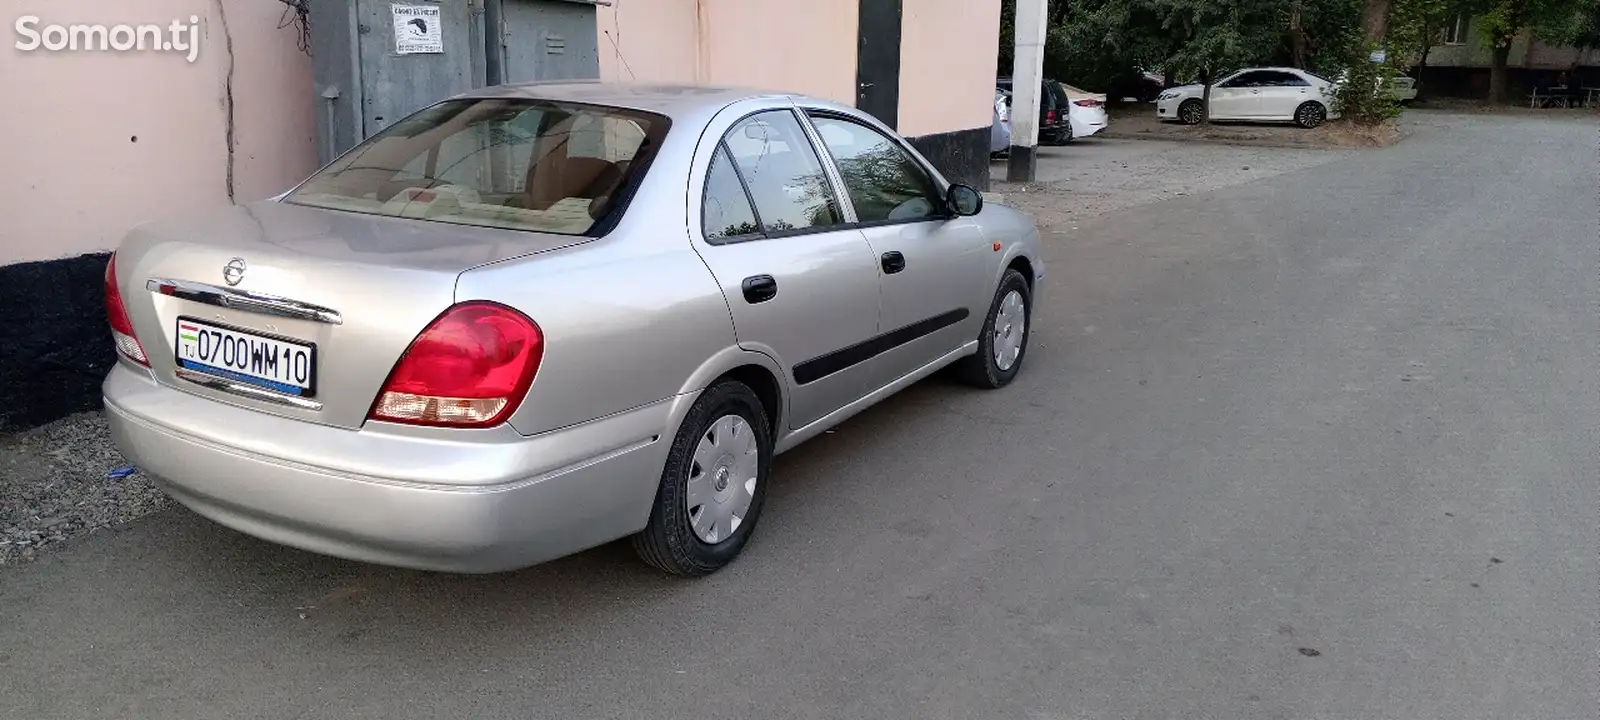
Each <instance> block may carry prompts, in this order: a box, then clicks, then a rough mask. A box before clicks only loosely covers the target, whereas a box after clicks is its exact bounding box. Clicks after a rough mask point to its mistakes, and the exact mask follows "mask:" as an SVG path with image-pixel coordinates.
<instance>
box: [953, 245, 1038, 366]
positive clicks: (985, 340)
mask: <svg viewBox="0 0 1600 720" xmlns="http://www.w3.org/2000/svg"><path fill="white" fill-rule="evenodd" d="M1013 296H1015V299H1014V300H1013ZM1008 303H1011V304H1010V305H1008ZM1018 303H1020V306H1018ZM1018 312H1020V317H1019V316H1017V315H1016V313H1018ZM1002 315H1008V316H1009V317H1008V318H1007V319H1006V326H1004V327H1001V326H1000V322H1001V318H1002ZM1019 325H1020V327H1018V326H1019ZM996 330H999V331H1000V332H999V333H997V332H996ZM1013 333H1015V334H1013ZM1032 333H1033V293H1032V292H1029V290H1028V281H1027V280H1025V279H1023V277H1022V273H1020V272H1017V271H1016V270H1006V274H1005V275H1003V276H1001V278H1000V287H998V288H996V289H995V292H994V301H993V302H991V303H990V304H989V316H988V317H987V318H985V319H984V321H983V331H982V332H981V334H979V335H978V353H977V354H976V355H970V356H968V357H964V358H962V359H961V360H960V361H959V362H957V363H956V366H955V369H956V376H957V377H959V378H961V381H962V382H965V383H967V384H968V385H972V386H974V387H979V388H983V389H985V390H998V389H1000V388H1003V387H1005V386H1007V385H1010V384H1011V381H1012V380H1013V379H1015V378H1016V377H1017V372H1018V371H1019V370H1021V369H1022V361H1023V359H1024V358H1025V357H1027V355H1028V338H1029V337H1030V336H1031V335H1032ZM1007 337H1009V338H1014V339H1015V345H1014V348H1013V352H1012V354H1011V356H1010V362H1009V364H1008V363H1007V362H1006V361H1005V359H1004V357H998V358H997V357H996V355H997V354H998V353H996V352H995V348H996V347H997V346H999V347H1000V348H1001V349H1002V350H1005V349H1006V348H1007V347H1012V346H1011V345H1010V344H1009V343H1006V344H1002V342H1003V340H1004V338H1007Z"/></svg>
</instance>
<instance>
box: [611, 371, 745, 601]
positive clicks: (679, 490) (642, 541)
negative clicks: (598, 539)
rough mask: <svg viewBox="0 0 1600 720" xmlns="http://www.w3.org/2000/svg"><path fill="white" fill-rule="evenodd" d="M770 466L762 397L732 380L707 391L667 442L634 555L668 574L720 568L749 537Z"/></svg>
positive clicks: (695, 573)
mask: <svg viewBox="0 0 1600 720" xmlns="http://www.w3.org/2000/svg"><path fill="white" fill-rule="evenodd" d="M771 465H772V430H771V427H770V426H769V425H768V421H767V414H766V411H765V410H763V409H762V406H761V400H760V398H758V397H756V394H755V392H753V391H752V390H750V388H749V387H747V386H746V385H744V384H743V383H740V382H735V381H732V380H727V381H723V382H720V383H717V384H715V385H712V386H711V387H710V388H707V389H706V391H705V392H703V393H701V395H700V397H699V398H698V399H696V400H695V402H694V405H693V406H692V407H690V408H689V413H688V416H687V417H685V418H684V419H683V425H682V426H681V427H679V428H678V435H677V437H675V438H674V439H673V441H672V449H671V450H670V451H669V452H668V454H667V465H666V468H665V469H664V470H662V472H661V485H660V487H658V488H657V489H656V503H655V507H654V508H652V509H651V511H650V523H649V524H648V525H646V526H645V529H644V530H642V531H640V532H639V533H638V534H637V535H634V536H633V549H634V551H635V552H637V553H638V554H639V557H640V558H643V559H644V561H645V562H647V563H649V564H650V565H652V566H654V567H656V568H657V569H659V570H662V571H664V572H667V573H669V574H672V575H679V576H682V577H699V576H703V575H709V574H711V573H713V572H716V571H717V570H719V569H721V568H722V567H723V566H724V565H727V564H728V563H730V562H732V561H733V559H734V558H736V557H738V556H739V553H740V552H741V551H742V550H744V546H745V543H746V542H748V541H749V539H750V534H751V533H752V532H754V531H755V526H756V520H757V519H758V518H759V517H760V516H761V504H762V500H763V498H765V497H766V494H767V475H768V473H769V472H770V470H769V468H770V466H771Z"/></svg>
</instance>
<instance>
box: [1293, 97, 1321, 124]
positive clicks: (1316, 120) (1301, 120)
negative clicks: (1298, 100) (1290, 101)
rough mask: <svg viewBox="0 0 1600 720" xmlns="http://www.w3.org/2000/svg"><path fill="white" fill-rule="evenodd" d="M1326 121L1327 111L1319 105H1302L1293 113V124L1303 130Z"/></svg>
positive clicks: (1311, 103)
mask: <svg viewBox="0 0 1600 720" xmlns="http://www.w3.org/2000/svg"><path fill="white" fill-rule="evenodd" d="M1327 119H1328V110H1327V108H1324V107H1322V104H1321V103H1316V102H1308V103H1302V104H1301V105H1300V107H1298V108H1296V109H1295V111H1294V124H1296V125H1299V126H1300V127H1303V128H1314V127H1316V126H1318V125H1321V124H1322V123H1323V121H1325V120H1327Z"/></svg>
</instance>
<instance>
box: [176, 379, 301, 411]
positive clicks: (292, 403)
mask: <svg viewBox="0 0 1600 720" xmlns="http://www.w3.org/2000/svg"><path fill="white" fill-rule="evenodd" d="M172 374H174V375H176V376H177V377H178V379H179V380H187V381H189V382H192V383H194V384H196V385H199V386H201V387H208V388H211V389H212V390H217V391H220V392H225V393H228V394H230V395H238V396H239V397H245V398H250V399H251V400H260V401H262V402H269V403H277V404H279V405H286V406H288V407H292V408H299V409H301V410H312V411H320V410H322V403H319V402H317V401H315V400H307V399H305V398H299V397H295V396H293V395H284V394H283V393H275V392H273V391H271V390H264V389H262V388H258V387H256V386H254V385H246V384H244V383H239V382H234V381H232V380H229V379H227V378H221V377H217V376H216V375H207V374H206V373H202V372H195V371H193V370H187V369H184V368H177V369H176V370H173V371H172Z"/></svg>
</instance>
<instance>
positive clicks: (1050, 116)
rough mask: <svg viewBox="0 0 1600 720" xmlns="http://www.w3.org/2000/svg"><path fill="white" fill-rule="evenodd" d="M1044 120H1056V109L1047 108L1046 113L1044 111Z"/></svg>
mask: <svg viewBox="0 0 1600 720" xmlns="http://www.w3.org/2000/svg"><path fill="white" fill-rule="evenodd" d="M1044 121H1045V122H1055V121H1056V111H1054V110H1046V111H1045V113H1044Z"/></svg>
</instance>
